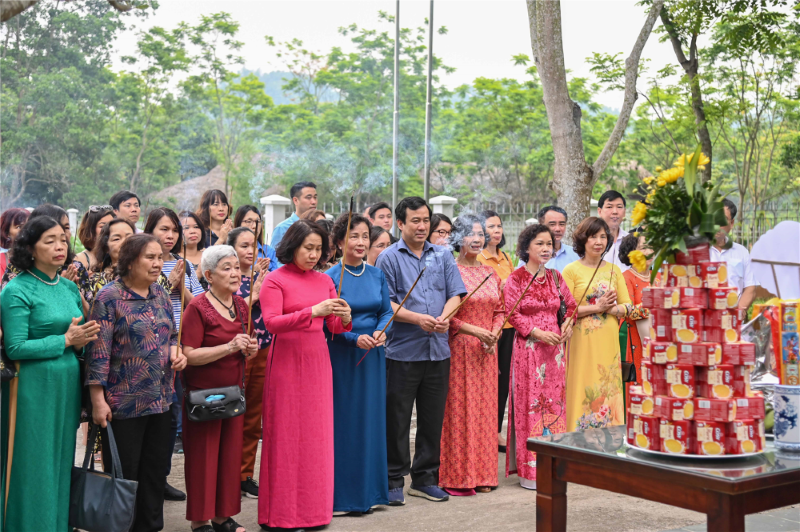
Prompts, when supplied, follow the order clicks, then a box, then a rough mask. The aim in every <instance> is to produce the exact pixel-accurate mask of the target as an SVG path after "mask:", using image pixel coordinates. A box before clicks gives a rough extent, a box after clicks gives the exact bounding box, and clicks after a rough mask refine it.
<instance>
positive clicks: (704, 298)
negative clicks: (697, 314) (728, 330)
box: [672, 288, 708, 309]
mask: <svg viewBox="0 0 800 532" xmlns="http://www.w3.org/2000/svg"><path fill="white" fill-rule="evenodd" d="M676 290H678V294H679V295H678V304H677V305H674V303H675V298H674V297H673V298H672V302H673V308H675V307H677V308H682V309H698V308H699V309H705V308H708V290H706V289H705V288H676Z"/></svg>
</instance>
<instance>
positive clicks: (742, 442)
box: [725, 419, 761, 454]
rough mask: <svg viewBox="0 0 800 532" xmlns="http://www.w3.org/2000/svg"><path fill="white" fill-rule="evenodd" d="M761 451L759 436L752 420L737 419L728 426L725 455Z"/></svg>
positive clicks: (755, 423)
mask: <svg viewBox="0 0 800 532" xmlns="http://www.w3.org/2000/svg"><path fill="white" fill-rule="evenodd" d="M760 450H761V436H760V434H759V433H758V423H757V422H756V420H754V419H737V420H735V421H733V422H732V423H729V424H728V437H727V440H726V446H725V454H749V453H755V452H757V451H760Z"/></svg>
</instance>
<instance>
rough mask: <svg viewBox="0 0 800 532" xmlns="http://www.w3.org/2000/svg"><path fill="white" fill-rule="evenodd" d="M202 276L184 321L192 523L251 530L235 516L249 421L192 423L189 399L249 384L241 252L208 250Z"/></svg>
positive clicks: (203, 529)
mask: <svg viewBox="0 0 800 532" xmlns="http://www.w3.org/2000/svg"><path fill="white" fill-rule="evenodd" d="M200 270H201V272H202V274H203V276H204V277H205V279H206V281H208V291H207V292H205V293H204V294H201V295H199V296H197V297H195V298H194V299H193V300H192V301H191V303H189V305H188V306H187V307H186V313H185V315H184V317H183V319H184V322H183V337H182V344H183V352H184V353H185V354H186V358H187V360H188V366H187V368H186V370H185V372H184V400H185V402H184V408H183V434H184V437H183V451H184V453H185V455H186V461H185V465H184V467H185V472H186V488H187V489H186V495H187V501H186V519H187V520H188V521H191V527H192V530H194V531H197V532H245V528H244V527H243V526H241V525H240V524H238V523H237V522H236V521H234V520H233V519H232V518H231V516H233V515H236V514H238V513H239V512H240V511H241V495H240V485H239V472H240V468H241V463H242V430H243V423H244V417H243V416H241V415H236V417H227V418H224V419H214V420H206V421H192V420H191V419H189V411H190V410H191V409H192V406H190V405H189V404H188V403H187V402H186V401H188V394H189V393H190V392H192V391H194V390H208V389H211V388H223V387H228V386H243V380H244V368H245V363H246V360H247V359H249V358H251V357H253V356H255V354H256V351H257V350H258V342H257V340H256V339H254V338H251V337H250V336H248V335H247V334H246V330H247V320H248V319H249V318H248V316H249V313H248V309H247V302H245V300H244V299H242V298H241V297H239V296H237V295H236V291H237V290H238V289H239V285H240V284H241V282H242V273H241V270H240V268H239V259H238V257H237V255H236V251H234V249H233V248H232V247H231V246H212V247H209V248H206V249H205V250H204V251H203V257H202V259H201V260H200ZM243 412H244V410H243V409H242V413H243ZM209 521H210V524H209Z"/></svg>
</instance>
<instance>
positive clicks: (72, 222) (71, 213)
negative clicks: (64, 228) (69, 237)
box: [67, 209, 78, 235]
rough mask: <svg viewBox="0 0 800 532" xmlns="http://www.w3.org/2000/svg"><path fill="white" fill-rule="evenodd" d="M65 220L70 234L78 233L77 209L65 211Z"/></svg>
mask: <svg viewBox="0 0 800 532" xmlns="http://www.w3.org/2000/svg"><path fill="white" fill-rule="evenodd" d="M67 218H69V227H70V229H72V234H73V235H74V234H77V233H78V209H67Z"/></svg>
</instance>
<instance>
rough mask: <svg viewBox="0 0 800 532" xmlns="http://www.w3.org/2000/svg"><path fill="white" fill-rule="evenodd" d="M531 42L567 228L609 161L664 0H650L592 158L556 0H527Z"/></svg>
mask: <svg viewBox="0 0 800 532" xmlns="http://www.w3.org/2000/svg"><path fill="white" fill-rule="evenodd" d="M527 3H528V21H529V24H530V32H531V48H532V51H533V56H534V61H535V63H536V67H537V69H538V72H539V77H540V79H541V81H542V89H543V91H544V105H545V108H546V109H547V118H548V121H549V124H550V137H551V139H552V142H553V153H554V155H555V168H554V175H553V188H554V190H555V192H556V194H557V196H558V203H559V205H561V206H562V207H563V208H564V209H565V210H566V211H567V213H568V214H569V227H568V230H569V231H571V230H572V229H574V227H575V226H576V225H577V224H578V223H579V222H580V221H581V220H582V219H583V218H585V217H586V216H587V215H588V213H589V200H590V198H591V192H592V187H593V186H594V184H595V182H596V181H597V178H598V177H600V175H601V174H602V173H603V171H604V170H605V169H606V167H607V166H608V163H609V162H610V161H611V157H613V155H614V152H615V151H616V150H617V148H618V147H619V143H620V141H621V140H622V136H623V134H624V133H625V128H626V127H627V126H628V120H629V119H630V116H631V112H632V111H633V106H634V104H635V103H636V97H637V91H636V81H637V79H638V77H639V60H640V58H641V55H642V50H643V49H644V45H645V43H646V42H647V39H648V38H649V37H650V33H651V32H652V30H653V26H654V25H655V23H656V19H658V15H659V13H660V12H661V8H662V6H663V5H664V0H654V1H653V3H652V6H651V7H650V11H649V13H648V15H647V19H646V20H645V22H644V25H643V26H642V30H641V31H640V32H639V36H638V37H637V39H636V42H635V43H634V45H633V49H632V50H631V53H630V55H629V56H628V57H627V59H626V60H625V97H624V100H623V102H622V108H621V109H620V113H619V117H618V118H617V123H616V125H615V126H614V129H613V131H612V132H611V135H610V136H609V138H608V140H607V141H606V144H605V146H604V147H603V150H602V151H601V152H600V155H599V156H598V157H597V160H596V161H595V162H594V164H591V165H590V164H589V163H588V162H587V161H586V156H585V155H584V149H583V137H582V134H581V115H582V114H583V113H582V111H581V108H580V106H579V105H578V104H577V103H575V102H574V101H572V99H571V98H570V96H569V90H568V88H567V72H566V66H565V64H564V46H563V43H562V28H561V1H560V0H527Z"/></svg>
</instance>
